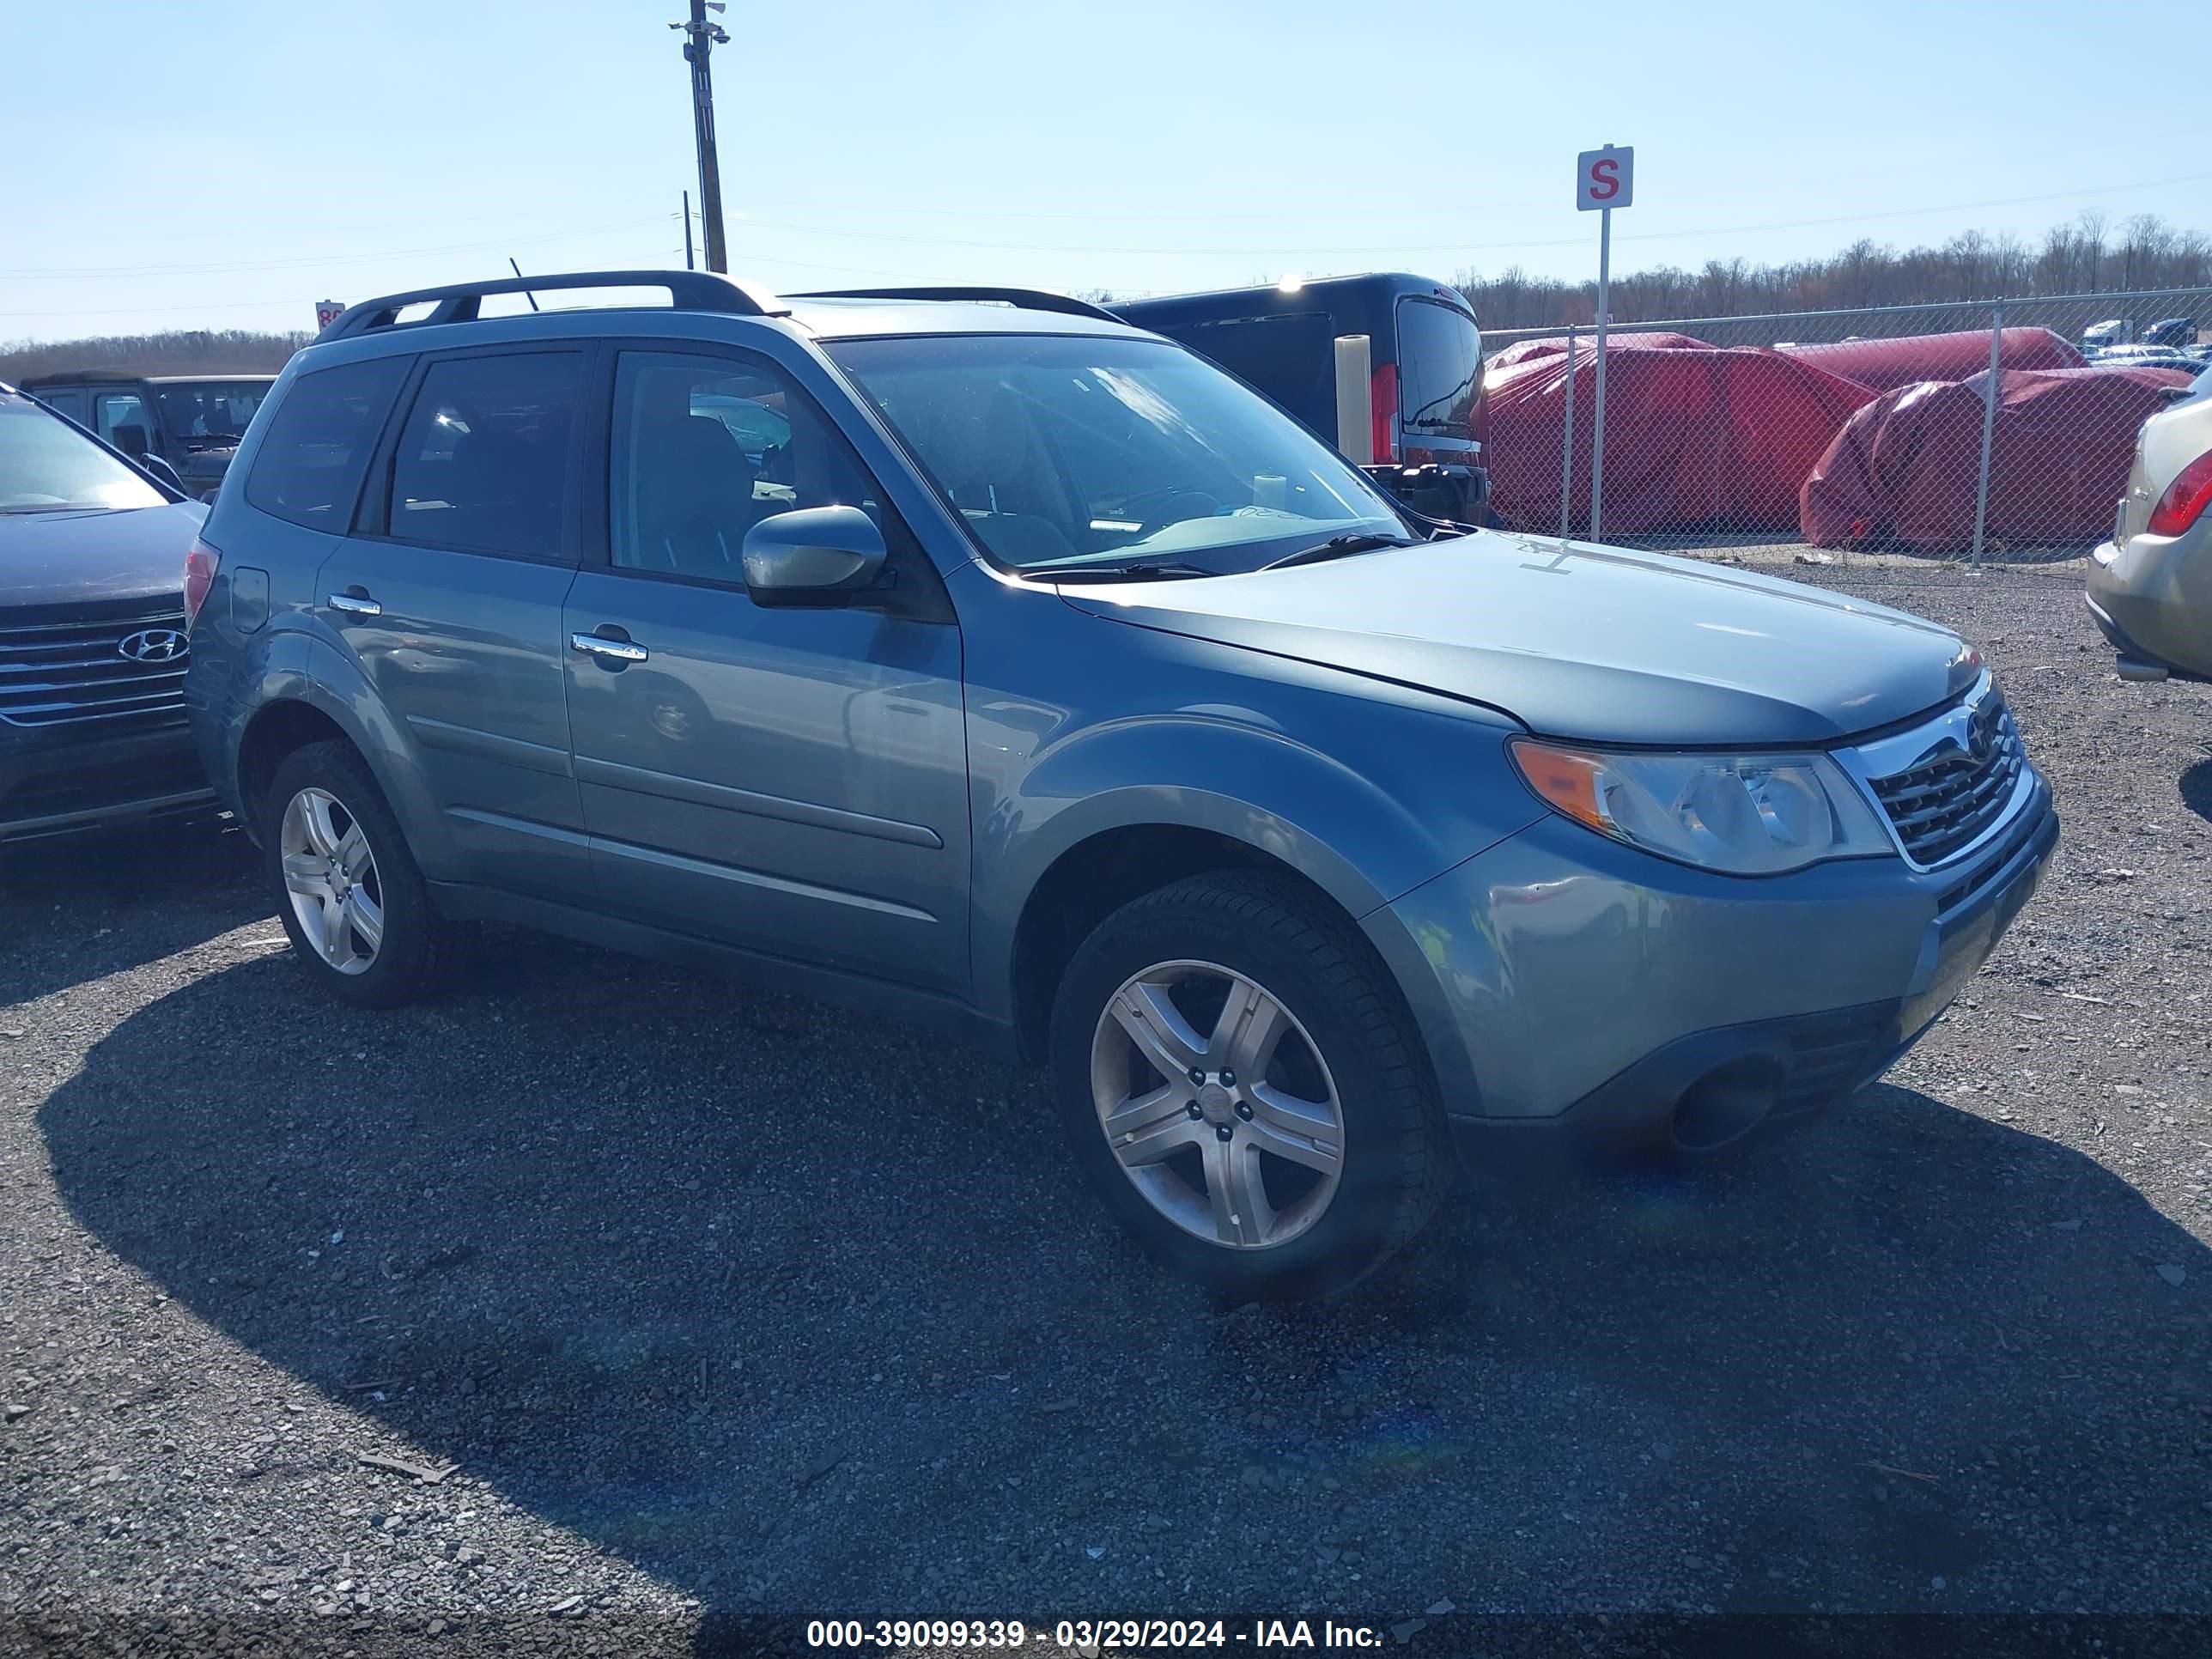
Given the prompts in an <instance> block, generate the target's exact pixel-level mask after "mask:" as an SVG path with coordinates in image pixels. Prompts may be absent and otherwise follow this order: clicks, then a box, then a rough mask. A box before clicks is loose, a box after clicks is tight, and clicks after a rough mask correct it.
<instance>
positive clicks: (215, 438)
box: [154, 380, 270, 445]
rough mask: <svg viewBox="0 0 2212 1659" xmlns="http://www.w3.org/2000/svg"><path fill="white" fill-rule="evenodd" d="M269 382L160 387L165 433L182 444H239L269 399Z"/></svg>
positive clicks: (191, 382) (194, 382)
mask: <svg viewBox="0 0 2212 1659" xmlns="http://www.w3.org/2000/svg"><path fill="white" fill-rule="evenodd" d="M269 384H270V383H269V382H268V381H266V380H184V381H179V382H176V383H174V384H170V385H163V386H156V387H155V390H154V401H155V404H157V405H158V406H159V407H160V409H161V429H162V430H163V431H165V432H167V434H168V435H170V436H171V437H172V438H174V439H176V440H177V441H179V442H180V443H183V444H186V445H191V444H193V443H194V442H196V441H197V442H214V443H222V442H230V443H235V442H237V441H238V440H239V439H240V438H242V437H244V436H245V435H246V427H247V426H248V425H249V424H251V423H252V420H253V411H254V410H257V409H258V408H260V407H261V400H262V399H263V398H265V397H267V396H268V395H269Z"/></svg>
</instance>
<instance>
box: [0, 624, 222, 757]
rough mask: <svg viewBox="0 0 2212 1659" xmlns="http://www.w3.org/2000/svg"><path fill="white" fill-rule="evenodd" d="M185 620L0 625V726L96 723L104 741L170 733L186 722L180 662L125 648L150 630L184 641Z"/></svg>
mask: <svg viewBox="0 0 2212 1659" xmlns="http://www.w3.org/2000/svg"><path fill="white" fill-rule="evenodd" d="M184 627H185V618H184V613H183V612H182V611H154V612H152V613H150V614H147V615H142V616H135V617H110V618H107V619H105V620H102V621H99V622H81V621H80V622H42V623H11V624H0V720H4V721H6V722H7V723H8V724H9V725H10V726H74V725H78V724H94V723H96V724H97V726H98V729H99V731H100V733H101V735H103V736H105V735H106V734H108V733H111V732H138V731H146V730H150V729H152V728H154V727H156V726H171V725H174V724H175V723H176V722H177V721H179V720H182V719H183V718H184V707H185V705H184V687H185V661H186V659H185V653H183V652H182V651H179V653H178V654H177V655H175V656H173V657H171V658H168V659H166V660H157V661H142V660H137V659H132V658H131V657H126V656H125V655H124V654H123V651H122V648H121V647H122V645H123V642H124V641H125V640H128V639H131V637H132V636H134V635H137V634H140V633H143V632H144V631H145V630H147V629H173V630H174V631H176V632H177V633H179V634H181V633H183V632H184Z"/></svg>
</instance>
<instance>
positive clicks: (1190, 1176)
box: [1091, 961, 1344, 1250]
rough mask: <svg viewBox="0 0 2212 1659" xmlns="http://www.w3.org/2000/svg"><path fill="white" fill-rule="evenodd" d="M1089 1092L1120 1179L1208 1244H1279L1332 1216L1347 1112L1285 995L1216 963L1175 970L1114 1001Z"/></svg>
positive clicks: (1095, 1051)
mask: <svg viewBox="0 0 2212 1659" xmlns="http://www.w3.org/2000/svg"><path fill="white" fill-rule="evenodd" d="M1091 1100H1092V1103H1093V1104H1094V1105H1095V1106H1096V1107H1097V1113H1098V1127H1099V1129H1100V1131H1101V1132H1102V1133H1103V1134H1104V1135H1105V1137H1106V1141H1107V1145H1108V1146H1109V1147H1110V1148H1111V1149H1112V1151H1113V1153H1114V1157H1115V1161H1116V1162H1117V1163H1118V1164H1120V1165H1121V1172H1122V1174H1124V1175H1125V1176H1127V1177H1128V1178H1129V1181H1130V1182H1131V1184H1132V1185H1133V1186H1134V1187H1135V1188H1136V1189H1137V1190H1138V1192H1139V1193H1140V1194H1143V1196H1144V1198H1145V1200H1146V1202H1148V1203H1149V1204H1151V1205H1152V1207H1153V1208H1154V1209H1155V1210H1157V1211H1158V1212H1159V1213H1160V1214H1161V1215H1162V1216H1164V1218H1167V1219H1168V1220H1170V1221H1171V1222H1173V1223H1174V1224H1175V1225H1176V1226H1178V1227H1180V1228H1182V1230H1183V1231H1185V1232H1188V1233H1191V1234H1194V1235H1195V1236H1196V1237H1200V1238H1203V1239H1206V1240H1207V1241H1209V1242H1210V1243H1215V1244H1218V1245H1221V1246H1223V1247H1225V1248H1227V1249H1242V1250H1260V1249H1273V1248H1275V1247H1277V1246H1279V1245H1282V1244H1286V1243H1289V1242H1290V1241H1291V1239H1294V1238H1296V1237H1298V1235H1299V1234H1301V1233H1303V1232H1304V1231H1306V1230H1307V1229H1308V1228H1310V1227H1311V1226H1312V1225H1314V1224H1315V1223H1316V1222H1317V1221H1319V1220H1320V1219H1321V1218H1322V1214H1323V1213H1324V1212H1326V1211H1327V1210H1328V1205H1329V1201H1330V1200H1331V1199H1333V1198H1334V1196H1335V1194H1336V1188H1337V1182H1338V1179H1339V1176H1340V1175H1341V1173H1342V1170H1343V1167H1344V1112H1343V1107H1342V1104H1341V1103H1340V1100H1339V1098H1338V1096H1337V1090H1336V1082H1335V1079H1334V1078H1333V1077H1332V1076H1331V1075H1330V1073H1329V1068H1328V1062H1327V1061H1326V1060H1323V1059H1322V1054H1321V1051H1320V1049H1319V1048H1316V1046H1315V1044H1314V1042H1313V1039H1312V1037H1311V1036H1310V1035H1309V1034H1308V1033H1307V1031H1306V1029H1305V1027H1304V1025H1302V1024H1299V1022H1298V1020H1297V1017H1296V1016H1295V1015H1293V1014H1292V1013H1291V1012H1290V1010H1289V1009H1288V1008H1287V1007H1285V1006H1284V1004H1283V1002H1282V1000H1281V999H1279V998H1278V997H1276V996H1275V995H1274V994H1272V993H1271V992H1269V991H1268V990H1267V988H1266V987H1264V986H1262V985H1261V984H1260V983H1259V982H1258V981H1255V980H1254V979H1252V978H1251V977H1250V976H1249V975H1245V974H1240V973H1238V972H1237V971H1236V970H1235V969H1231V968H1225V967H1223V966H1222V965H1220V964H1219V963H1212V962H1194V961H1182V962H1164V963H1158V964H1157V965H1155V966H1153V967H1151V968H1147V969H1145V970H1144V971H1142V972H1141V973H1138V974H1133V975H1131V976H1130V977H1129V978H1128V979H1127V980H1126V981H1123V982H1122V985H1121V988H1120V989H1119V990H1118V991H1116V992H1115V994H1114V995H1113V996H1112V997H1111V998H1110V999H1109V1000H1108V1002H1107V1005H1106V1007H1105V1010H1104V1012H1102V1013H1101V1014H1100V1015H1099V1017H1098V1024H1097V1031H1096V1033H1095V1035H1094V1036H1093V1037H1092V1040H1091Z"/></svg>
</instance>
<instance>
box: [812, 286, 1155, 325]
mask: <svg viewBox="0 0 2212 1659" xmlns="http://www.w3.org/2000/svg"><path fill="white" fill-rule="evenodd" d="M790 297H791V298H793V299H794V300H995V301H998V302H999V303H1000V304H1002V305H1010V306H1019V307H1021V308H1022V309H1023V310H1024V311H1060V312H1065V313H1066V314H1067V315H1069V316H1071V317H1092V318H1096V319H1097V320H1098V321H1100V322H1102V323H1121V325H1122V326H1123V327H1125V328H1126V327H1127V326H1128V325H1127V323H1126V322H1124V321H1123V319H1121V318H1119V317H1116V316H1115V314H1114V313H1112V312H1110V311H1109V310H1107V309H1106V307H1103V306H1095V305H1092V304H1091V301H1088V300H1079V299H1077V298H1075V296H1074V295H1069V294H1054V293H1052V292H1050V291H1049V290H1048V289H1041V288H839V289H817V290H816V291H815V292H813V293H811V294H794V295H791V296H790Z"/></svg>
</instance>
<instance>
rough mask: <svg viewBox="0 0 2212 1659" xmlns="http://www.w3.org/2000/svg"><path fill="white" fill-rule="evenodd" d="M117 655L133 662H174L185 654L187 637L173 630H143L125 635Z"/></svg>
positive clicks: (116, 651) (119, 644) (116, 648)
mask: <svg viewBox="0 0 2212 1659" xmlns="http://www.w3.org/2000/svg"><path fill="white" fill-rule="evenodd" d="M115 653H116V655H118V656H119V657H128V658H130V659H131V661H133V662H174V661H175V660H176V659H178V658H179V657H181V656H183V655H184V654H185V636H184V635H182V634H180V633H179V632H178V631H177V630H176V629H173V628H142V629H139V630H138V631H137V633H136V634H126V635H124V636H123V639H122V641H120V642H119V643H118V645H117V646H116V647H115Z"/></svg>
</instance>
